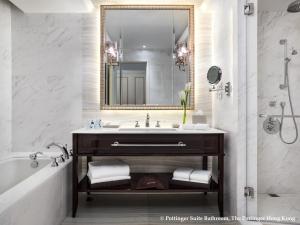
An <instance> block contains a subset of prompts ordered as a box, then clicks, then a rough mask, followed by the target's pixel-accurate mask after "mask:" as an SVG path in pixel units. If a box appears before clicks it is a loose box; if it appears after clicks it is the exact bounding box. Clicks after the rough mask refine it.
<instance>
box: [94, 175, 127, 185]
mask: <svg viewBox="0 0 300 225" xmlns="http://www.w3.org/2000/svg"><path fill="white" fill-rule="evenodd" d="M88 177H89V175H88ZM89 178H90V177H89ZM129 179H131V177H130V176H115V177H106V178H99V179H91V178H90V182H91V184H98V183H104V182H110V181H119V180H129Z"/></svg>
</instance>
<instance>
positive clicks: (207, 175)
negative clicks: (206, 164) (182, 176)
mask: <svg viewBox="0 0 300 225" xmlns="http://www.w3.org/2000/svg"><path fill="white" fill-rule="evenodd" d="M211 176H212V173H211V171H210V170H194V171H193V172H192V173H191V175H190V181H191V182H195V183H203V184H208V183H209V182H210V179H211Z"/></svg>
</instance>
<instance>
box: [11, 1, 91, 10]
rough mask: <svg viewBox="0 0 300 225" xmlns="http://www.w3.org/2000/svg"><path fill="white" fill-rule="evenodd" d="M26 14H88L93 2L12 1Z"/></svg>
mask: <svg viewBox="0 0 300 225" xmlns="http://www.w3.org/2000/svg"><path fill="white" fill-rule="evenodd" d="M10 2H11V3H13V4H14V5H15V6H17V7H18V8H19V9H20V10H22V11H23V12H25V13H88V12H91V11H92V10H93V8H94V5H93V2H92V0H10Z"/></svg>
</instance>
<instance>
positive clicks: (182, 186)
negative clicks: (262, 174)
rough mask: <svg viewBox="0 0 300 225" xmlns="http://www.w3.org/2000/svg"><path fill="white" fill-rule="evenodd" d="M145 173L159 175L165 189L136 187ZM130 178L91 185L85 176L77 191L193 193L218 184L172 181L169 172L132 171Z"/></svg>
mask: <svg viewBox="0 0 300 225" xmlns="http://www.w3.org/2000/svg"><path fill="white" fill-rule="evenodd" d="M147 175H153V176H156V177H159V179H160V180H161V181H162V182H163V183H165V184H167V188H165V189H155V188H153V189H138V188H137V187H138V180H139V179H140V178H141V177H143V176H147ZM130 176H131V179H130V180H128V181H123V182H122V181H114V182H119V183H118V184H117V185H116V184H114V185H111V184H109V183H107V184H104V183H103V184H100V185H97V184H96V185H91V184H90V182H89V178H88V177H87V176H85V177H84V178H83V179H82V180H81V181H80V182H79V183H78V192H100V193H101V192H103V193H105V192H108V193H112V192H120V193H171V192H172V193H180V192H182V193H189V192H191V193H195V192H198V193H199V192H218V184H217V183H216V182H215V181H213V180H212V181H211V182H210V184H208V185H199V184H197V183H190V182H189V183H188V182H173V181H172V174H171V173H152V174H145V173H132V174H130Z"/></svg>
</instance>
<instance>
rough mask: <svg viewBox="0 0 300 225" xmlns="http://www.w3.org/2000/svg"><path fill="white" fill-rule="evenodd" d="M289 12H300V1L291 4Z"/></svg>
mask: <svg viewBox="0 0 300 225" xmlns="http://www.w3.org/2000/svg"><path fill="white" fill-rule="evenodd" d="M287 11H288V12H290V13H297V12H300V0H296V1H294V2H292V3H291V4H289V6H288V9H287Z"/></svg>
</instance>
